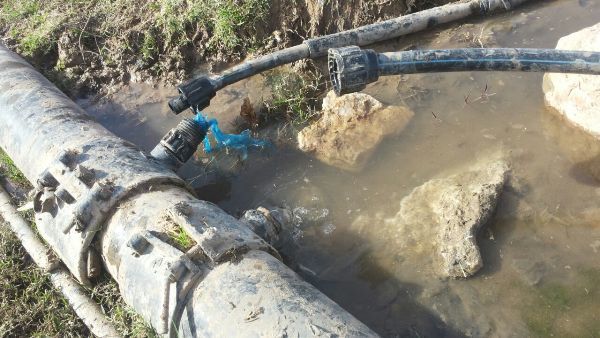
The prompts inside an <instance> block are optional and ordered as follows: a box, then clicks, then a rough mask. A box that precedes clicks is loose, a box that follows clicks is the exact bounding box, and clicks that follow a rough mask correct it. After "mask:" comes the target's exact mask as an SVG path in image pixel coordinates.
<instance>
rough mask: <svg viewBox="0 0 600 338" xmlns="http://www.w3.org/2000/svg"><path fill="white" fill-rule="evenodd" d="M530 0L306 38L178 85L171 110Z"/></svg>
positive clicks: (475, 1) (502, 0) (480, 0)
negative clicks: (269, 75)
mask: <svg viewBox="0 0 600 338" xmlns="http://www.w3.org/2000/svg"><path fill="white" fill-rule="evenodd" d="M527 1H530V0H470V1H464V2H458V3H452V4H447V5H444V6H440V7H434V8H431V9H427V10H424V11H421V12H416V13H412V14H408V15H403V16H401V17H398V18H394V19H390V20H386V21H382V22H378V23H374V24H371V25H366V26H362V27H358V28H355V29H351V30H347V31H343V32H339V33H336V34H331V35H326V36H320V37H316V38H313V39H309V40H305V41H304V42H303V43H302V44H300V45H298V46H294V47H290V48H286V49H283V50H280V51H277V52H274V53H272V54H268V55H265V56H261V57H259V58H257V59H253V60H249V61H246V62H243V63H241V64H239V65H237V66H235V67H233V68H231V69H229V70H227V71H225V72H223V73H222V74H220V75H215V76H211V77H207V76H202V77H198V78H196V79H193V80H191V81H190V82H188V83H186V84H183V85H181V86H179V87H178V90H179V94H180V95H179V97H177V98H175V99H173V100H171V101H170V102H169V107H170V108H171V110H172V111H173V112H174V113H176V114H179V113H181V112H182V111H184V110H185V109H187V108H189V107H195V108H197V109H204V108H205V107H207V106H208V105H209V104H210V100H211V99H212V97H214V96H215V94H216V92H217V91H218V90H220V89H222V88H224V87H226V86H228V85H230V84H233V83H235V82H238V81H240V80H242V79H245V78H248V77H250V76H252V75H255V74H259V73H261V72H264V71H266V70H269V69H272V68H275V67H278V66H282V65H284V64H288V63H292V62H295V61H299V60H302V59H307V58H311V59H314V58H317V57H320V56H324V55H325V54H326V53H327V51H328V50H329V49H330V48H336V47H343V46H350V45H358V46H365V45H369V44H373V43H376V42H381V41H386V40H389V39H393V38H397V37H400V36H403V35H407V34H411V33H415V32H418V31H422V30H424V29H427V28H431V27H434V26H438V25H440V24H444V23H448V22H452V21H456V20H460V19H464V18H467V17H469V16H471V15H476V14H481V15H484V14H487V13H490V12H494V11H497V10H510V9H512V8H514V7H516V6H518V5H520V4H522V3H524V2H527Z"/></svg>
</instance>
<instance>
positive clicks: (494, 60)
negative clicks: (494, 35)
mask: <svg viewBox="0 0 600 338" xmlns="http://www.w3.org/2000/svg"><path fill="white" fill-rule="evenodd" d="M377 60H378V73H379V75H381V76H385V75H396V74H412V73H432V72H461V71H521V72H549V73H577V74H596V75H598V74H600V53H599V52H582V51H568V50H556V49H532V48H466V49H442V50H415V51H406V52H397V53H382V54H378V55H377Z"/></svg>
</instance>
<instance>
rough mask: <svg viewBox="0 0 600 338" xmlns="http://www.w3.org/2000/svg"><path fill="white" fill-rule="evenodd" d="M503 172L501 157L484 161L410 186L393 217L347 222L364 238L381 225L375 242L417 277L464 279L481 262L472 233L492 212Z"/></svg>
mask: <svg viewBox="0 0 600 338" xmlns="http://www.w3.org/2000/svg"><path fill="white" fill-rule="evenodd" d="M508 173H509V165H508V163H507V161H505V160H504V159H503V158H502V157H493V158H491V159H490V158H487V159H484V160H482V161H480V162H478V163H476V164H474V165H471V166H470V167H468V168H466V169H461V170H460V171H458V173H457V174H453V175H449V176H447V177H444V178H436V179H432V180H430V181H428V182H427V183H425V184H423V185H421V186H419V187H417V188H415V189H414V190H413V191H412V192H411V193H410V194H409V195H408V196H406V197H405V198H403V199H402V201H401V202H400V210H399V211H398V213H397V214H396V215H395V216H394V217H391V218H383V217H381V216H378V217H375V218H376V219H373V218H366V217H360V218H358V219H357V220H356V222H355V223H354V225H353V226H354V228H355V230H357V231H359V232H363V234H361V235H364V236H369V235H371V234H366V233H364V232H365V231H370V230H369V229H372V228H373V226H372V225H374V224H382V226H381V227H378V228H379V229H381V231H378V232H377V233H376V234H375V236H377V238H376V239H375V241H377V242H379V243H381V245H382V246H386V247H387V248H386V250H388V252H389V251H390V250H393V251H396V252H398V253H399V254H400V255H402V256H403V257H404V261H405V262H406V264H410V265H414V266H419V271H420V272H419V274H420V275H421V276H422V277H423V278H430V277H431V276H433V275H441V276H442V277H452V278H467V277H470V276H472V275H473V274H475V273H476V272H477V271H478V270H479V269H480V268H481V267H482V266H483V261H482V258H481V254H480V252H479V248H478V246H477V242H476V237H477V233H478V231H479V230H480V229H481V228H482V227H483V226H484V225H485V224H486V223H487V222H488V220H489V219H490V217H491V215H492V214H493V212H494V210H495V207H496V204H497V202H498V199H499V197H500V194H501V192H502V190H503V187H504V185H505V183H506V182H507V179H508ZM377 218H378V219H379V220H377Z"/></svg>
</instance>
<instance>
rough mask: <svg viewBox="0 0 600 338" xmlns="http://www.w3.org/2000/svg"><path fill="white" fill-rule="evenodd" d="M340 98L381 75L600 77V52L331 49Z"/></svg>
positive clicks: (333, 77) (331, 70)
mask: <svg viewBox="0 0 600 338" xmlns="http://www.w3.org/2000/svg"><path fill="white" fill-rule="evenodd" d="M328 64H329V75H330V78H331V82H332V84H333V88H334V90H335V92H336V93H337V94H338V95H342V94H347V93H352V92H357V91H361V90H362V89H364V88H365V87H366V85H367V84H369V83H372V82H375V81H377V80H378V78H379V76H386V75H398V74H413V73H432V72H460V71H522V72H549V73H576V74H595V75H600V52H586V51H567V50H555V49H532V48H465V49H441V50H411V51H403V52H394V53H379V54H378V53H376V52H375V51H373V50H370V49H365V50H363V49H360V48H359V47H357V46H350V47H344V48H336V49H331V50H330V51H329V61H328Z"/></svg>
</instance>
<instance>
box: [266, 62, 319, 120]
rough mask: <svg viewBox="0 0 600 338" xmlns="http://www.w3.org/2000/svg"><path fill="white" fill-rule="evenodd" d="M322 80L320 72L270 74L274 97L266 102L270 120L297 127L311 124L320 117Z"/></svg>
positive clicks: (269, 83) (290, 71)
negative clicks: (315, 118)
mask: <svg viewBox="0 0 600 338" xmlns="http://www.w3.org/2000/svg"><path fill="white" fill-rule="evenodd" d="M322 79H323V77H322V76H321V75H320V74H319V72H318V71H317V70H312V71H307V72H306V73H299V72H295V71H292V70H288V69H285V68H284V69H277V70H273V71H271V72H269V73H267V84H268V85H269V87H270V89H271V94H272V98H271V99H270V100H267V101H266V102H265V105H266V107H267V114H268V115H267V117H271V118H279V117H283V118H284V119H285V120H287V121H290V122H292V123H293V124H296V125H302V124H305V123H307V122H308V121H309V120H311V119H312V118H313V117H315V116H316V114H317V108H318V107H317V103H318V102H319V100H318V96H319V94H320V93H321V92H322V90H323V88H322V85H321V83H322V82H321V81H322Z"/></svg>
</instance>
